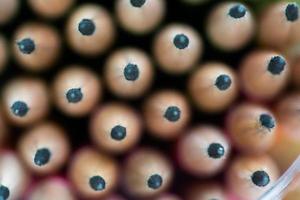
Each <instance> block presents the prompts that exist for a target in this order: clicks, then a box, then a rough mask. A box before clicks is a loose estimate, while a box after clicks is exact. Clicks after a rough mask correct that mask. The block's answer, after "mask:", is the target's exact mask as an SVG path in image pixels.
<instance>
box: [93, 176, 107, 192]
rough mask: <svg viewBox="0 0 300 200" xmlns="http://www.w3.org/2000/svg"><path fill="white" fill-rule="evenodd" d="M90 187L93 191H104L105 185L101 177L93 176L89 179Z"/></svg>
mask: <svg viewBox="0 0 300 200" xmlns="http://www.w3.org/2000/svg"><path fill="white" fill-rule="evenodd" d="M90 186H91V188H92V189H93V190H95V191H102V190H104V189H105V186H106V183H105V180H104V179H103V178H102V177H101V176H93V177H91V178H90Z"/></svg>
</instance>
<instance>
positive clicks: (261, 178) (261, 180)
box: [251, 171, 270, 187]
mask: <svg viewBox="0 0 300 200" xmlns="http://www.w3.org/2000/svg"><path fill="white" fill-rule="evenodd" d="M251 180H252V182H253V183H254V184H255V185H256V186H258V187H265V186H266V185H268V184H269V183H270V177H269V175H268V174H267V173H266V172H265V171H256V172H254V173H253V174H252V176H251Z"/></svg>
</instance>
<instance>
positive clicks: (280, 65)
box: [268, 56, 286, 75]
mask: <svg viewBox="0 0 300 200" xmlns="http://www.w3.org/2000/svg"><path fill="white" fill-rule="evenodd" d="M285 65H286V61H285V59H284V58H283V57H281V56H274V57H273V58H271V60H270V62H269V64H268V71H269V72H270V73H271V74H273V75H280V74H281V72H282V71H283V70H284V67H285Z"/></svg>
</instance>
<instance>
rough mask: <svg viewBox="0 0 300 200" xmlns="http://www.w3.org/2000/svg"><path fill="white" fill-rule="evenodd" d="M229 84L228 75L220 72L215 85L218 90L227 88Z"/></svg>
mask: <svg viewBox="0 0 300 200" xmlns="http://www.w3.org/2000/svg"><path fill="white" fill-rule="evenodd" d="M230 85H231V78H230V77H229V76H228V75H225V74H222V75H220V76H218V77H217V79H216V82H215V86H216V87H217V88H218V89H219V90H227V89H228V88H229V87H230Z"/></svg>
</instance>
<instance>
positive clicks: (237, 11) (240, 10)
mask: <svg viewBox="0 0 300 200" xmlns="http://www.w3.org/2000/svg"><path fill="white" fill-rule="evenodd" d="M246 12H247V9H246V7H245V6H244V5H242V4H237V5H235V6H233V7H232V8H230V10H229V15H230V16H231V17H233V18H236V19H238V18H242V17H244V16H245V15H246Z"/></svg>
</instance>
